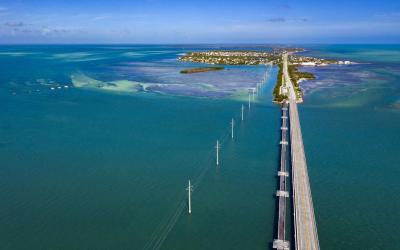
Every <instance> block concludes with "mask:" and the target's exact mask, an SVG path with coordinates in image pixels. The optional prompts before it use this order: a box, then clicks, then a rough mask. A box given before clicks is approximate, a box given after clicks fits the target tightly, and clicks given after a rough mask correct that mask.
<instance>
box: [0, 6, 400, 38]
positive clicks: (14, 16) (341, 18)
mask: <svg viewBox="0 0 400 250" xmlns="http://www.w3.org/2000/svg"><path fill="white" fill-rule="evenodd" d="M0 43H400V1H399V0H396V1H395V0H381V1H368V0H364V1H359V0H353V1H351V0H347V1H343V0H330V1H327V0H319V1H314V0H313V1H311V0H310V1H300V0H296V1H294V0H293V1H279V0H274V1H269V0H241V1H237V0H231V1H218V0H213V1H211V0H202V1H197V0H186V1H177V0H129V1H128V0H114V1H105V0H79V1H77V0H63V1H61V0H0Z"/></svg>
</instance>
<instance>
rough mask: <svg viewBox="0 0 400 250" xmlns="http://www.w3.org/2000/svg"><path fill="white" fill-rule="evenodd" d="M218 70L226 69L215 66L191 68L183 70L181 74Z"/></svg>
mask: <svg viewBox="0 0 400 250" xmlns="http://www.w3.org/2000/svg"><path fill="white" fill-rule="evenodd" d="M216 70H224V67H222V66H214V67H201V68H191V69H184V70H181V71H180V73H181V74H193V73H201V72H208V71H216Z"/></svg>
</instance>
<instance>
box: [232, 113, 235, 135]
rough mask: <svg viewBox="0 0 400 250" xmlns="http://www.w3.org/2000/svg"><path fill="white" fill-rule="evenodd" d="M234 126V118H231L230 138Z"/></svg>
mask: <svg viewBox="0 0 400 250" xmlns="http://www.w3.org/2000/svg"><path fill="white" fill-rule="evenodd" d="M234 126H235V120H234V119H233V118H232V121H231V136H232V139H233V127H234Z"/></svg>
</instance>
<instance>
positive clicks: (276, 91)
mask: <svg viewBox="0 0 400 250" xmlns="http://www.w3.org/2000/svg"><path fill="white" fill-rule="evenodd" d="M278 65H279V71H278V76H277V79H276V85H275V88H274V93H273V94H274V101H275V102H282V101H283V100H285V99H287V96H284V95H281V94H280V93H279V90H280V88H281V86H282V83H283V82H282V81H283V80H282V78H283V63H280V64H278Z"/></svg>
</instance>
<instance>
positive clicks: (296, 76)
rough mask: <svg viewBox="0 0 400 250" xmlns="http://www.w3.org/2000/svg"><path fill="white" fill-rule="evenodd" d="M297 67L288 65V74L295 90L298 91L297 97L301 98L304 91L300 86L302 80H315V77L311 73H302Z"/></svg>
mask: <svg viewBox="0 0 400 250" xmlns="http://www.w3.org/2000/svg"><path fill="white" fill-rule="evenodd" d="M297 67H298V66H297V65H288V72H289V75H290V78H291V79H292V83H293V85H294V90H295V91H296V95H297V97H301V95H302V91H301V88H300V85H299V80H300V79H307V80H314V79H315V76H314V75H313V74H312V73H310V72H300V71H299V70H298V68H297Z"/></svg>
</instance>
